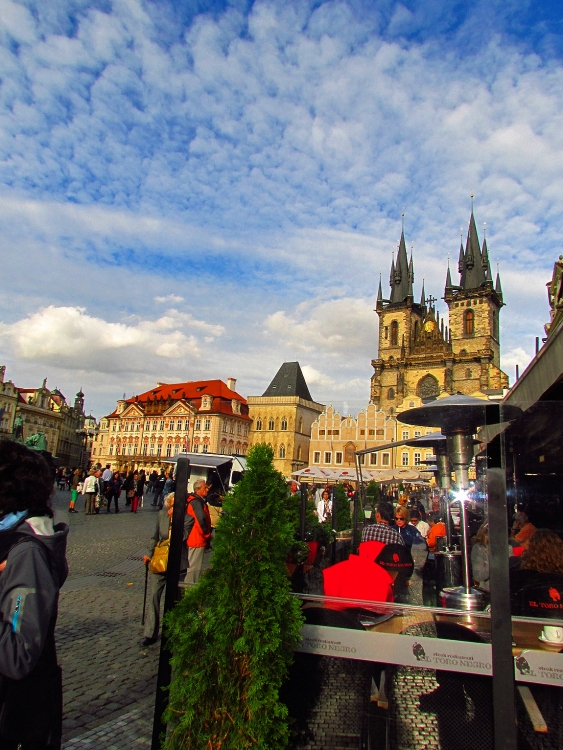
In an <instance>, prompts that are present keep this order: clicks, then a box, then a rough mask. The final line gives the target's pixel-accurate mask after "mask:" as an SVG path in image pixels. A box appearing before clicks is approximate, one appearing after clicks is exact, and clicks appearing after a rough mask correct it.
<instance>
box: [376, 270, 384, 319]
mask: <svg viewBox="0 0 563 750" xmlns="http://www.w3.org/2000/svg"><path fill="white" fill-rule="evenodd" d="M375 309H376V310H382V309H383V291H382V289H381V274H379V289H378V290H377V301H376V303H375Z"/></svg>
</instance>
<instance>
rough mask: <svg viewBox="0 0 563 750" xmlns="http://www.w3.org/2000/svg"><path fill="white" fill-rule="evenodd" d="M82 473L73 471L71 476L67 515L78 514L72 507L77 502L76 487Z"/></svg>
mask: <svg viewBox="0 0 563 750" xmlns="http://www.w3.org/2000/svg"><path fill="white" fill-rule="evenodd" d="M81 474H82V472H81V471H80V469H75V470H74V472H73V474H72V486H71V488H70V504H69V506H68V512H69V513H78V511H77V510H76V509H75V507H74V505H75V503H76V501H77V500H78V486H79V484H80V477H81Z"/></svg>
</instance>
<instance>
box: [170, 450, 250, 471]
mask: <svg viewBox="0 0 563 750" xmlns="http://www.w3.org/2000/svg"><path fill="white" fill-rule="evenodd" d="M179 458H189V460H190V466H196V467H197V468H202V469H216V468H217V467H218V466H223V465H224V464H226V463H229V462H230V461H233V464H234V463H235V462H236V463H238V464H239V465H240V469H241V471H246V458H244V456H228V455H222V454H221V455H219V454H217V453H178V455H177V456H170V458H162V459H161V461H162V462H163V463H167V464H175V463H177V461H178V459H179Z"/></svg>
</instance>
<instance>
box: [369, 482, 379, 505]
mask: <svg viewBox="0 0 563 750" xmlns="http://www.w3.org/2000/svg"><path fill="white" fill-rule="evenodd" d="M366 499H367V501H368V503H370V504H371V505H377V503H378V502H379V501H380V500H381V490H380V489H379V485H378V484H377V482H376V481H375V480H373V479H372V480H371V481H370V482H368V486H367V487H366Z"/></svg>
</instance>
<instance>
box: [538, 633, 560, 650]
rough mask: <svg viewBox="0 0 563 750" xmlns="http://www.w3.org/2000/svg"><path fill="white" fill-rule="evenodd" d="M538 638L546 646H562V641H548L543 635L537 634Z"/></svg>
mask: <svg viewBox="0 0 563 750" xmlns="http://www.w3.org/2000/svg"><path fill="white" fill-rule="evenodd" d="M539 640H540V641H541V642H542V643H545V644H546V646H553V647H554V648H563V641H548V640H547V638H544V637H543V635H540V636H539Z"/></svg>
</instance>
